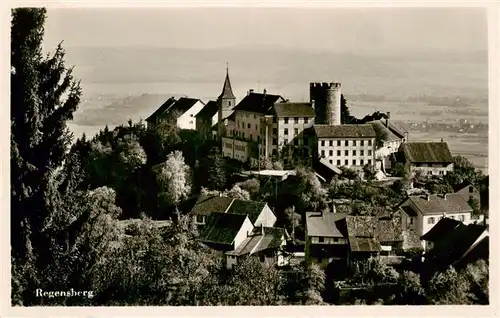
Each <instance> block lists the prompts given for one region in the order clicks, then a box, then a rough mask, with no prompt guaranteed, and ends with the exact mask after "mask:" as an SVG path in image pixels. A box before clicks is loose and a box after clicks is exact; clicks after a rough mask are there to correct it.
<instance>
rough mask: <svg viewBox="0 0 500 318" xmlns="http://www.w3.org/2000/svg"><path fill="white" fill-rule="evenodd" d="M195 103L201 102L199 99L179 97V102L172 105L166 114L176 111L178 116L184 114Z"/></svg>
mask: <svg viewBox="0 0 500 318" xmlns="http://www.w3.org/2000/svg"><path fill="white" fill-rule="evenodd" d="M197 102H201V101H200V100H199V99H196V98H188V97H181V98H179V100H178V101H177V102H176V103H175V104H173V105H172V106H171V107H170V108H169V109H168V112H169V113H170V112H174V111H178V112H179V113H180V114H184V113H185V112H187V111H188V110H189V109H190V108H191V107H193V106H194V104H196V103H197Z"/></svg>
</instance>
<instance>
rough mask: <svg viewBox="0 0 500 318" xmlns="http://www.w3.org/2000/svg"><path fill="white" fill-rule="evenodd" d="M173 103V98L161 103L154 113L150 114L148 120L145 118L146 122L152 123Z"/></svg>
mask: <svg viewBox="0 0 500 318" xmlns="http://www.w3.org/2000/svg"><path fill="white" fill-rule="evenodd" d="M174 103H175V98H174V97H170V98H169V99H167V100H166V101H165V103H163V104H162V105H161V106H160V107H159V108H158V109H157V110H155V112H154V113H152V114H151V116H149V117H148V118H146V121H147V122H154V121H155V120H156V119H157V118H158V117H160V115H163V114H164V113H165V112H166V111H167V110H168V109H169V108H170V106H172V105H173V104H174Z"/></svg>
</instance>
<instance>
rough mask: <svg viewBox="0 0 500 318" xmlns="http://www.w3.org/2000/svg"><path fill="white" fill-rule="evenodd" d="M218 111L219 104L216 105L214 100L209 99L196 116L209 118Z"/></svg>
mask: <svg viewBox="0 0 500 318" xmlns="http://www.w3.org/2000/svg"><path fill="white" fill-rule="evenodd" d="M218 111H219V105H217V102H216V101H213V100H211V101H209V102H208V103H207V104H206V105H205V106H204V107H203V108H202V109H201V110H200V112H199V113H198V114H196V118H206V119H211V118H212V117H214V116H215V114H217V112H218Z"/></svg>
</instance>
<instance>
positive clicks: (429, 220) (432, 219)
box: [427, 216, 435, 224]
mask: <svg viewBox="0 0 500 318" xmlns="http://www.w3.org/2000/svg"><path fill="white" fill-rule="evenodd" d="M434 222H435V220H434V217H433V216H431V217H430V218H428V219H427V224H434Z"/></svg>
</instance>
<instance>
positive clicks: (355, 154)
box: [321, 150, 372, 157]
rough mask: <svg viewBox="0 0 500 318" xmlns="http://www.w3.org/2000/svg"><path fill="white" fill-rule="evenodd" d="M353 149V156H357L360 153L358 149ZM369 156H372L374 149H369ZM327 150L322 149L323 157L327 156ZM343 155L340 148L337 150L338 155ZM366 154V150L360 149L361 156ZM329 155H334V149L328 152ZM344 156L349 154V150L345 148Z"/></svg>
mask: <svg viewBox="0 0 500 318" xmlns="http://www.w3.org/2000/svg"><path fill="white" fill-rule="evenodd" d="M351 151H352V156H357V155H358V153H357V151H356V150H351ZM367 153H368V156H371V155H372V151H371V150H368V152H367ZM325 154H326V152H325V151H324V150H321V157H326V156H325ZM341 155H342V152H341V151H340V150H337V157H340V156H341ZM364 155H365V151H364V150H360V151H359V156H361V157H363V156H364ZM328 156H329V157H333V150H330V151H329V152H328ZM344 156H346V157H347V156H349V150H344Z"/></svg>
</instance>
